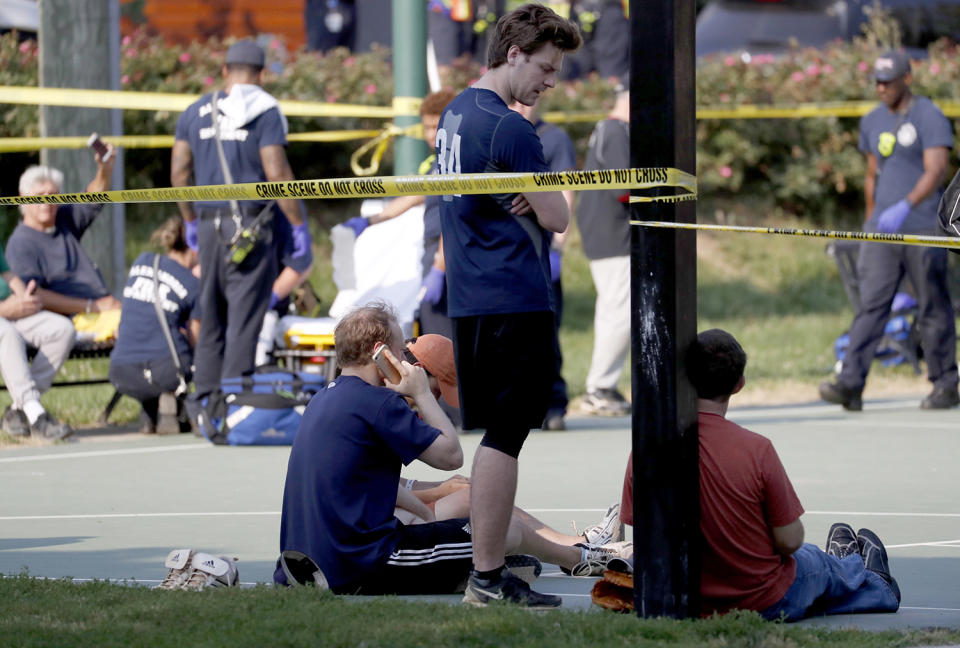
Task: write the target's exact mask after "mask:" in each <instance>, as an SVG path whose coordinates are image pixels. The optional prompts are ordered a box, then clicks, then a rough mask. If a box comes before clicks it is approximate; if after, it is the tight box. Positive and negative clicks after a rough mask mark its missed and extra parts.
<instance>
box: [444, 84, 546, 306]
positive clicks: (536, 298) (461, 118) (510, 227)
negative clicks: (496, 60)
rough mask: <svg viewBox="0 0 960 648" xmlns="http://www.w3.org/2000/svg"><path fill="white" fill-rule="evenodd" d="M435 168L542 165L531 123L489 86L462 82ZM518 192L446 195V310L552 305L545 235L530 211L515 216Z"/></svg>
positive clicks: (540, 168) (447, 115) (536, 168)
mask: <svg viewBox="0 0 960 648" xmlns="http://www.w3.org/2000/svg"><path fill="white" fill-rule="evenodd" d="M437 162H438V166H439V168H440V173H496V172H546V171H549V170H550V169H549V167H547V163H546V161H545V160H544V157H543V147H542V146H541V144H540V138H539V137H537V134H536V132H535V131H534V129H533V125H532V124H531V123H530V122H529V121H527V119H526V118H525V117H523V115H521V114H520V113H518V112H515V111H513V110H510V109H509V108H508V107H507V105H506V104H505V103H503V100H502V99H500V97H499V96H498V95H497V94H496V93H495V92H493V91H491V90H481V89H476V88H467V89H466V90H464V91H463V92H461V93H460V94H459V95H458V96H457V97H456V98H455V99H454V100H453V101H451V102H450V104H449V105H448V106H447V107H446V108H445V109H444V111H443V115H442V116H441V118H440V128H439V130H438V131H437ZM516 195H517V194H516V193H509V194H494V195H479V194H478V195H468V194H463V195H445V196H443V197H442V199H441V201H440V220H441V227H442V230H443V249H444V254H445V256H446V262H447V314H448V315H449V316H450V317H467V316H473V315H484V314H494V313H525V312H535V311H546V310H554V301H553V289H552V282H551V281H550V261H549V255H548V252H549V249H550V236H551V235H552V232H548V231H546V230H545V229H543V228H542V227H540V225H539V223H537V220H536V216H535V215H534V214H533V213H530V214H526V215H523V216H514V215H513V214H511V213H510V203H511V201H512V200H513V198H514V197H515V196H516Z"/></svg>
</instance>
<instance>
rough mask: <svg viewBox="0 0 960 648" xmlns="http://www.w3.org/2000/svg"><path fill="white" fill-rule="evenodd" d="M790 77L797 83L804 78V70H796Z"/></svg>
mask: <svg viewBox="0 0 960 648" xmlns="http://www.w3.org/2000/svg"><path fill="white" fill-rule="evenodd" d="M790 79H791V80H792V81H795V82H796V83H800V82H801V81H803V79H804V76H803V72H794V73H793V74H791V75H790Z"/></svg>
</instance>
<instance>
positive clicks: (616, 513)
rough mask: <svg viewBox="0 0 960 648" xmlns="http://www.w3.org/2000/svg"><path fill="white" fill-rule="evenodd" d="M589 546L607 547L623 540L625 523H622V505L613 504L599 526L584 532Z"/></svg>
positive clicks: (595, 525) (588, 528) (596, 525)
mask: <svg viewBox="0 0 960 648" xmlns="http://www.w3.org/2000/svg"><path fill="white" fill-rule="evenodd" d="M583 538H584V539H585V540H586V541H587V544H594V545H605V544H607V543H610V542H619V541H620V540H623V523H622V522H620V504H611V505H610V508H608V509H607V512H606V514H605V515H604V516H603V519H602V520H600V522H599V524H594V525H593V526H592V527H587V528H586V529H585V530H584V532H583Z"/></svg>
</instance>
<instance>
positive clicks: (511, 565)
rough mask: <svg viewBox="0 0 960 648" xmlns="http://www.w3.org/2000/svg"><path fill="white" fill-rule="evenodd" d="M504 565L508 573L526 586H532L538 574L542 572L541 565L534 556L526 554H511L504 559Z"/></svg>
mask: <svg viewBox="0 0 960 648" xmlns="http://www.w3.org/2000/svg"><path fill="white" fill-rule="evenodd" d="M504 563H505V564H506V566H507V569H508V570H510V573H511V574H513V575H514V576H516V577H517V578H519V579H520V580H522V581H523V582H524V583H526V584H527V585H532V584H533V581H535V580H537V578H538V577H539V576H540V572H542V571H543V565H541V564H540V561H539V560H538V559H537V558H536V557H535V556H530V555H527V554H513V555H512V556H507V557H506V558H505V559H504Z"/></svg>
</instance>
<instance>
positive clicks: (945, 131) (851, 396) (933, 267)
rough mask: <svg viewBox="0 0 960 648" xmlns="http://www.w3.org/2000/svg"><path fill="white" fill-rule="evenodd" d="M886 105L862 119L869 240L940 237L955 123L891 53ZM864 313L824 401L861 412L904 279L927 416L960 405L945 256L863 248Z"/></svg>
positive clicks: (881, 86)
mask: <svg viewBox="0 0 960 648" xmlns="http://www.w3.org/2000/svg"><path fill="white" fill-rule="evenodd" d="M873 76H874V79H875V81H876V85H877V94H878V95H879V97H880V101H881V105H879V106H877V107H876V108H875V109H874V110H873V111H871V112H870V113H868V114H867V115H865V116H864V117H863V119H861V120H860V150H861V151H863V153H864V154H865V155H866V158H867V174H866V178H865V180H864V193H865V194H866V222H865V225H864V229H865V230H866V231H868V232H886V233H894V232H897V233H904V234H935V233H936V232H937V203H938V202H939V200H940V195H941V193H942V189H941V185H942V183H943V179H944V173H945V171H946V168H947V158H948V152H949V150H950V148H951V147H952V146H953V135H952V132H951V128H950V122H949V121H947V119H946V117H944V115H943V112H941V111H940V109H939V108H937V106H935V105H934V104H933V102H932V101H930V99H928V98H926V97H919V96H916V95H914V94H913V93H911V92H910V81H911V76H910V60H909V59H908V58H907V56H906V54H904V53H903V52H900V51H890V52H886V53H885V54H883V55H882V56H880V57H879V58H878V59H877V60H876V63H875V64H874V74H873ZM857 273H858V275H859V278H860V302H861V304H860V311H859V312H858V313H857V314H856V316H855V317H854V320H853V324H852V325H851V326H850V347H849V350H848V352H847V356H846V357H845V358H844V360H843V366H842V369H841V371H840V375H839V376H838V377H837V380H836V381H835V382H825V383H823V384H821V385H820V396H821V397H822V398H823V399H824V400H826V401H828V402H831V403H837V404H839V405H842V406H843V407H844V409H848V410H859V409H861V408H862V407H863V400H862V397H861V394H862V391H863V386H864V383H865V382H866V378H867V373H868V372H869V370H870V363H871V362H872V360H873V357H874V353H875V351H876V349H877V345H878V344H879V342H880V340H881V338H882V337H883V332H884V327H885V325H886V323H887V319H888V318H889V315H890V306H891V304H892V302H893V298H894V295H895V293H896V292H897V287H898V285H899V284H900V280H901V279H902V278H903V275H904V274H906V275H907V276H908V277H910V282H911V283H912V284H913V287H914V290H915V291H916V297H917V302H918V305H919V314H918V316H917V330H918V331H919V333H920V342H921V345H922V347H923V357H924V360H925V361H926V363H927V375H928V377H929V379H930V382H931V383H933V391H932V392H930V394H929V395H928V396H927V397H926V398H924V399H923V401H922V402H921V403H920V407H922V408H923V409H946V408H950V407H954V406H955V405H957V404H960V394H958V392H957V362H956V345H957V334H956V327H955V323H954V315H953V307H952V304H951V301H950V293H949V290H948V288H947V251H946V250H945V249H944V248H934V247H920V246H913V245H892V244H884V243H862V244H861V245H860V255H859V258H858V260H857Z"/></svg>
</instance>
